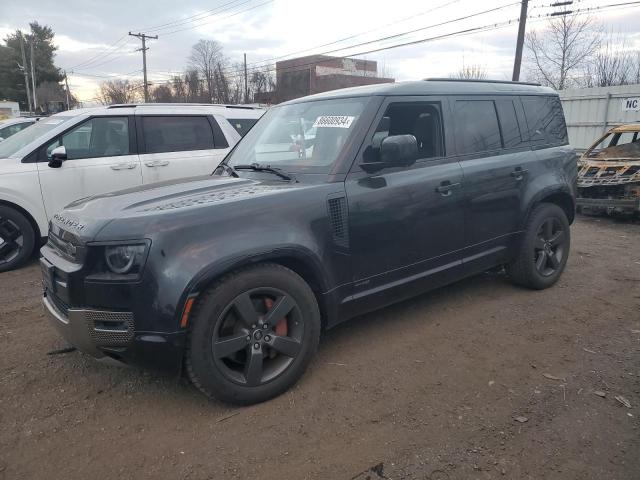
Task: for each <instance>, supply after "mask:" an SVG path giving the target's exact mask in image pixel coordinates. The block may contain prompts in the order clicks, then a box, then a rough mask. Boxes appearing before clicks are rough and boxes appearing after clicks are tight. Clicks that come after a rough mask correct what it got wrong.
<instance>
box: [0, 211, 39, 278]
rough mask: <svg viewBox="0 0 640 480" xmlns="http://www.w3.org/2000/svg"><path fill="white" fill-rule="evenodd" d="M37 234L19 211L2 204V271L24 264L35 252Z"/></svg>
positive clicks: (0, 254)
mask: <svg viewBox="0 0 640 480" xmlns="http://www.w3.org/2000/svg"><path fill="white" fill-rule="evenodd" d="M35 239H36V234H35V232H34V230H33V227H32V226H31V222H29V220H27V218H26V217H25V216H24V215H23V214H22V213H20V212H19V211H17V210H15V209H13V208H11V207H6V206H4V205H0V272H6V271H8V270H13V269H14V268H17V267H19V266H20V265H22V264H23V263H24V262H25V261H26V260H27V259H28V258H29V257H31V254H32V253H33V249H34V247H35Z"/></svg>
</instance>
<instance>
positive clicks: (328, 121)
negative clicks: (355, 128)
mask: <svg viewBox="0 0 640 480" xmlns="http://www.w3.org/2000/svg"><path fill="white" fill-rule="evenodd" d="M355 118H356V117H348V116H346V115H322V116H321V117H318V118H317V119H316V121H315V123H314V124H313V128H349V127H350V126H351V124H352V123H353V120H354V119H355Z"/></svg>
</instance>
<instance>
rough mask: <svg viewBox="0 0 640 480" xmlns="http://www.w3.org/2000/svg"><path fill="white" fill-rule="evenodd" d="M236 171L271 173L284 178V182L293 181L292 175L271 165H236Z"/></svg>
mask: <svg viewBox="0 0 640 480" xmlns="http://www.w3.org/2000/svg"><path fill="white" fill-rule="evenodd" d="M233 168H234V169H235V170H253V171H254V172H269V173H273V174H274V175H277V176H279V177H280V178H283V179H284V180H293V177H292V176H291V175H287V174H286V173H284V172H283V171H282V170H281V169H279V168H275V167H272V166H270V165H260V164H259V163H251V164H248V165H234V167H233Z"/></svg>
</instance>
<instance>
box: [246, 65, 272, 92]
mask: <svg viewBox="0 0 640 480" xmlns="http://www.w3.org/2000/svg"><path fill="white" fill-rule="evenodd" d="M275 87H276V83H275V80H274V79H273V74H272V73H271V68H270V67H269V66H265V67H264V68H262V70H254V71H253V72H252V73H251V75H249V97H250V98H252V99H253V101H257V100H256V98H259V97H260V95H261V94H262V93H265V92H268V91H271V90H274V89H275Z"/></svg>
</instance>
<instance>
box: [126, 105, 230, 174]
mask: <svg viewBox="0 0 640 480" xmlns="http://www.w3.org/2000/svg"><path fill="white" fill-rule="evenodd" d="M136 121H137V122H138V123H139V128H138V131H139V132H140V134H141V135H140V137H141V139H142V141H141V145H140V146H141V149H140V161H141V162H142V180H143V182H144V183H145V184H146V183H155V182H162V181H165V180H173V179H176V178H183V177H195V176H199V175H209V174H211V172H213V171H214V170H215V169H216V167H217V166H218V164H219V163H220V162H221V161H222V159H223V158H224V157H225V155H226V154H227V153H228V152H229V148H228V145H226V142H225V143H224V145H216V142H215V141H214V133H213V127H215V126H216V125H214V124H212V122H215V119H213V118H212V117H211V116H210V115H142V116H138V117H136ZM218 143H220V140H218ZM220 147H222V148H220Z"/></svg>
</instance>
